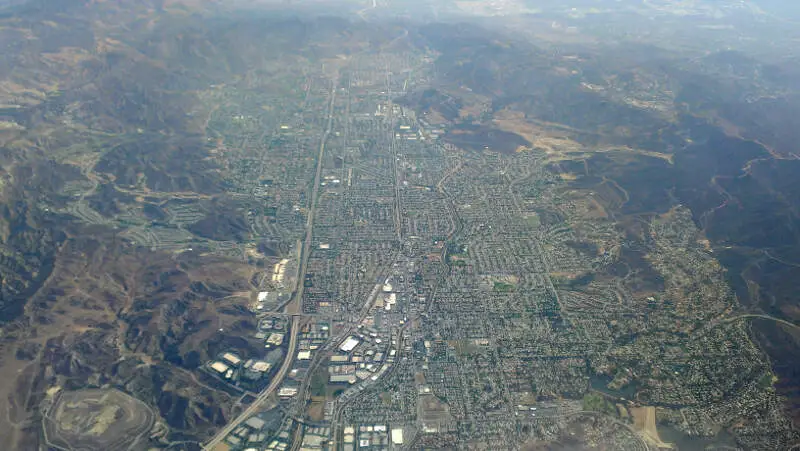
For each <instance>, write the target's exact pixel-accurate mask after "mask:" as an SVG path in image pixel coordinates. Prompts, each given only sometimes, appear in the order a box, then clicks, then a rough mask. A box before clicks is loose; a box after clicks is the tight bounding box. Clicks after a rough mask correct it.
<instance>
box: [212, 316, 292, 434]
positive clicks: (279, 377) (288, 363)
mask: <svg viewBox="0 0 800 451" xmlns="http://www.w3.org/2000/svg"><path fill="white" fill-rule="evenodd" d="M291 327H292V332H291V336H290V338H289V349H288V350H287V352H286V358H285V359H283V365H282V366H281V369H280V370H278V372H277V373H276V374H275V377H273V378H272V382H270V384H269V386H267V388H265V389H264V390H263V391H262V392H261V393H260V394H259V395H258V397H257V398H256V400H255V401H253V403H252V404H250V406H249V407H248V408H247V409H245V411H244V412H242V413H241V414H240V415H239V416H238V417H236V418H235V419H234V420H233V421H231V422H230V423H228V424H227V426H225V427H224V428H222V429H221V430H220V431H219V432H218V433H217V435H215V436H214V438H212V439H211V440H209V441H208V443H206V444H205V445H204V448H205V449H208V450H213V449H214V448H215V447H216V446H217V445H219V444H220V443H222V441H223V440H225V437H227V436H228V434H230V433H231V432H233V430H234V429H236V428H237V427H239V425H240V424H242V423H243V422H245V421H247V419H248V418H250V417H251V416H253V415H255V414H256V413H258V411H259V409H261V406H262V405H263V404H264V402H265V401H266V400H267V399H268V398H269V397H270V395H272V393H273V392H274V391H275V390H276V389H277V388H278V387H279V386H280V385H281V383H282V382H283V378H284V377H286V373H287V372H288V371H289V369H290V368H291V367H292V362H294V353H295V350H296V349H297V329H299V328H300V317H299V316H295V317H293V318H292V326H291Z"/></svg>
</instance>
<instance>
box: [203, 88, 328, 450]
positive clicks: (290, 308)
mask: <svg viewBox="0 0 800 451" xmlns="http://www.w3.org/2000/svg"><path fill="white" fill-rule="evenodd" d="M335 102H336V82H335V81H334V82H332V83H331V100H330V104H329V105H328V124H327V126H326V129H325V133H323V135H322V139H321V141H320V144H319V156H318V158H317V171H316V173H315V174H314V188H313V189H312V191H311V206H310V208H309V209H308V220H307V222H306V238H305V243H303V250H302V254H301V256H300V271H299V277H298V278H297V282H296V283H297V285H296V289H295V291H294V296H293V299H292V301H291V302H290V303H289V304H287V305H286V313H287V314H289V315H292V325H291V330H290V335H289V348H288V349H287V351H286V358H285V359H284V360H283V364H282V365H281V368H280V370H278V372H277V373H276V374H275V376H274V377H273V378H272V381H271V382H270V384H269V386H267V388H265V389H264V390H263V391H262V392H261V393H259V395H258V397H257V398H256V400H255V401H253V403H252V404H250V406H249V407H248V408H247V409H245V410H244V412H242V413H241V414H240V415H239V416H237V417H236V418H235V419H233V421H231V422H230V423H228V424H227V425H226V426H225V427H224V428H222V429H221V430H220V431H219V432H218V433H217V434H216V435H215V436H214V437H213V438H212V439H211V440H209V441H208V442H207V443H206V444H205V445H204V446H203V448H204V449H207V450H213V449H214V448H215V447H217V445H219V444H220V443H222V441H223V440H225V437H227V436H228V434H230V433H231V432H233V431H234V430H235V429H236V428H237V427H239V425H240V424H242V423H243V422H245V421H247V419H248V418H250V417H251V416H253V415H254V414H256V413H258V411H259V409H261V407H262V406H263V404H264V403H265V402H266V401H267V399H269V397H270V396H271V395H272V393H273V392H274V391H275V390H277V389H278V387H279V386H280V385H281V383H282V382H283V379H284V377H286V373H288V372H289V369H290V368H291V367H292V363H294V355H295V351H296V350H297V332H298V331H299V329H300V316H301V314H302V309H303V290H304V288H305V287H304V284H303V278H304V275H305V273H306V269H307V268H308V257H309V255H310V254H311V238H312V236H313V229H314V213H315V211H316V208H317V198H318V197H319V187H320V179H321V178H322V166H323V164H324V157H325V143H326V142H327V140H328V136H329V135H330V134H331V129H332V128H333V107H334V103H335Z"/></svg>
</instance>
